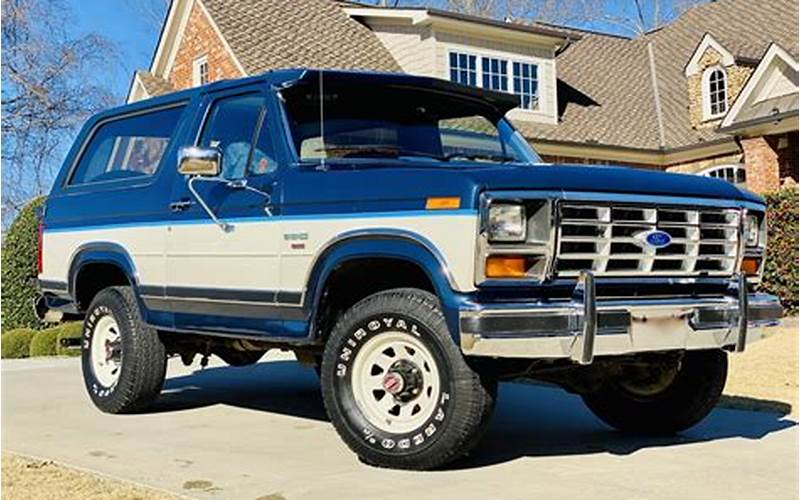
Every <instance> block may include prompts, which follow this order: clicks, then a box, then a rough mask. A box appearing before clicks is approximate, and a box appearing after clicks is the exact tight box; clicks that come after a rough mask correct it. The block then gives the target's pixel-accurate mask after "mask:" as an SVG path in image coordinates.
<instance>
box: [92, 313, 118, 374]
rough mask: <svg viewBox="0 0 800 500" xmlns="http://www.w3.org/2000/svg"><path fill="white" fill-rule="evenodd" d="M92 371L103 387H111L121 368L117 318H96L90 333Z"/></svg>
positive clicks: (109, 316) (108, 316) (107, 316)
mask: <svg viewBox="0 0 800 500" xmlns="http://www.w3.org/2000/svg"><path fill="white" fill-rule="evenodd" d="M91 356H92V372H94V377H95V379H97V381H98V382H99V383H100V385H102V386H103V387H112V386H113V385H114V384H116V383H117V380H118V379H119V372H120V369H121V368H122V357H121V354H120V335H119V325H118V324H117V320H115V319H114V317H113V316H111V315H106V316H103V317H101V318H100V319H99V320H97V323H96V324H95V326H94V332H93V333H92V350H91Z"/></svg>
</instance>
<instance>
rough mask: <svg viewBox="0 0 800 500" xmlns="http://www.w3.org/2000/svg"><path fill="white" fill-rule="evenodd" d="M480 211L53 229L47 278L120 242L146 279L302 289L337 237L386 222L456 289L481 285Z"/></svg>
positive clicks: (61, 276) (59, 276)
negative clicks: (432, 259) (432, 252)
mask: <svg viewBox="0 0 800 500" xmlns="http://www.w3.org/2000/svg"><path fill="white" fill-rule="evenodd" d="M477 223H478V219H477V216H476V215H475V214H473V213H471V212H465V213H464V214H455V215H454V214H442V215H409V216H408V217H397V216H389V217H357V216H356V217H353V218H325V217H321V218H320V219H312V218H305V217H303V218H292V217H287V218H280V217H276V218H275V219H274V220H269V219H266V220H263V219H262V220H258V221H254V222H247V221H243V222H234V223H233V230H232V231H230V232H224V231H222V230H221V229H220V228H219V227H218V226H216V225H214V224H213V223H210V222H209V223H205V222H203V223H196V224H177V225H172V226H168V225H143V226H120V227H107V228H98V229H80V230H75V231H68V230H57V231H45V234H44V251H45V254H44V270H43V272H42V274H41V275H40V279H43V280H55V281H67V279H68V276H67V275H68V272H69V266H70V263H71V262H72V259H73V258H74V255H75V253H76V252H77V251H78V249H80V247H82V246H84V245H86V244H90V243H95V242H107V243H114V244H117V245H119V246H121V247H122V248H124V249H125V250H126V251H127V252H128V253H129V255H130V256H131V259H132V260H133V264H134V266H135V268H136V271H137V273H138V276H137V278H138V280H139V282H140V283H141V284H145V285H171V286H191V287H209V288H231V289H250V290H285V291H294V292H302V291H303V290H304V289H305V286H306V282H307V280H308V277H309V274H310V272H311V267H312V266H313V264H314V262H315V261H316V259H317V257H318V256H319V254H320V252H322V251H323V250H324V249H325V248H326V247H327V246H328V245H329V243H330V242H332V241H334V240H336V239H337V238H338V237H339V236H341V235H342V234H345V233H351V232H357V231H360V230H365V231H370V230H372V231H376V232H380V230H381V229H386V230H387V231H391V232H396V231H401V232H405V233H411V234H415V235H419V236H420V237H421V238H423V239H425V240H427V241H429V242H430V243H431V244H432V246H434V247H435V249H436V251H437V252H438V253H439V255H440V256H441V257H442V259H443V260H444V261H445V265H446V267H447V269H448V271H449V273H450V274H451V276H452V279H453V282H454V284H455V286H456V288H457V289H458V290H460V291H470V290H473V289H474V269H475V243H474V242H475V235H476V232H477Z"/></svg>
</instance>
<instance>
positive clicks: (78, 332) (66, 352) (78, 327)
mask: <svg viewBox="0 0 800 500" xmlns="http://www.w3.org/2000/svg"><path fill="white" fill-rule="evenodd" d="M53 330H56V331H57V332H58V338H57V342H58V343H57V346H58V347H57V349H58V351H57V353H58V355H59V356H80V354H81V350H80V349H75V348H72V349H67V348H64V347H61V339H75V338H78V339H79V338H81V336H82V334H83V322H81V321H71V322H69V323H62V324H60V325H58V326H56V327H54V328H53Z"/></svg>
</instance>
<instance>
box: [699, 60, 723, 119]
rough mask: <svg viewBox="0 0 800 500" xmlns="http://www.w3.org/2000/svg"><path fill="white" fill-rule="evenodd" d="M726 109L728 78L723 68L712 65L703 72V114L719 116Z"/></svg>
mask: <svg viewBox="0 0 800 500" xmlns="http://www.w3.org/2000/svg"><path fill="white" fill-rule="evenodd" d="M727 111H728V79H727V77H726V75H725V69H724V68H722V67H721V66H714V67H711V68H708V69H706V71H705V72H704V73H703V116H704V117H705V119H706V120H710V119H712V118H719V117H721V116H723V115H724V114H725V113H726V112H727Z"/></svg>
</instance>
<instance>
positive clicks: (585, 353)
mask: <svg viewBox="0 0 800 500" xmlns="http://www.w3.org/2000/svg"><path fill="white" fill-rule="evenodd" d="M782 312H783V311H782V308H781V305H780V302H779V301H778V299H777V297H775V296H772V295H767V294H762V293H755V294H750V293H748V292H747V283H746V279H745V277H744V276H743V275H739V276H737V277H736V278H735V279H734V280H732V281H731V283H730V286H729V293H727V294H726V295H723V296H719V297H703V298H685V299H684V298H680V299H630V300H597V298H596V292H595V278H594V275H593V274H592V273H591V272H584V273H582V274H581V277H580V279H579V280H578V285H577V286H576V288H575V292H574V294H573V297H572V300H565V301H559V302H530V303H527V302H526V303H513V304H510V303H502V304H480V305H476V306H474V307H470V308H464V309H462V310H461V311H460V312H459V326H460V335H461V349H462V351H463V352H464V354H466V355H471V356H492V357H501V358H529V359H548V358H550V359H557V358H569V359H572V360H574V361H576V362H578V363H581V364H588V363H591V362H592V360H593V358H594V356H607V355H623V354H632V353H639V352H647V351H667V350H681V349H712V348H726V347H732V348H734V349H735V350H736V351H738V352H741V351H743V350H744V348H745V345H746V344H747V342H748V341H754V340H757V338H756V335H754V334H755V332H754V331H753V329H756V328H762V327H768V326H777V325H778V324H779V322H780V318H781V315H782Z"/></svg>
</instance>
